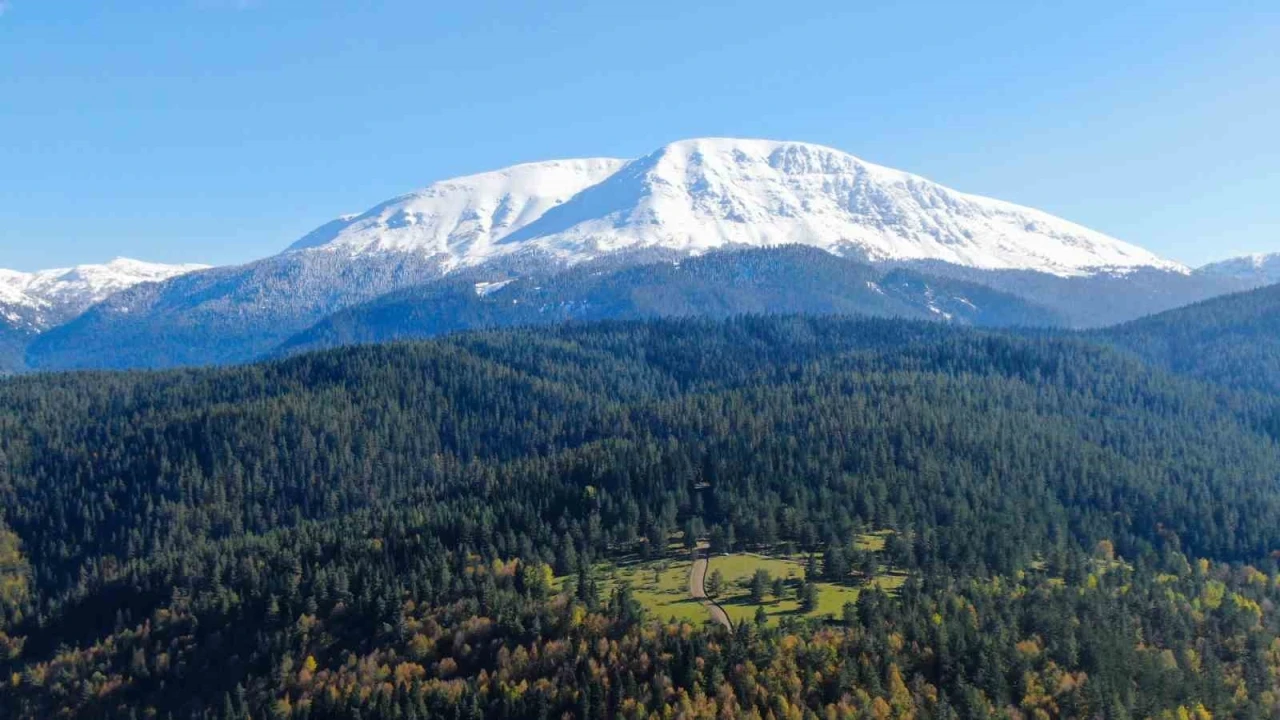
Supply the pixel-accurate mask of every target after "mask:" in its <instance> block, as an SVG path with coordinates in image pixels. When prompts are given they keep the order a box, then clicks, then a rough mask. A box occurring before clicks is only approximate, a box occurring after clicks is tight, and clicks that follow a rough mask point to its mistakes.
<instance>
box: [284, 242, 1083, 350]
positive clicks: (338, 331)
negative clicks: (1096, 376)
mask: <svg viewBox="0 0 1280 720" xmlns="http://www.w3.org/2000/svg"><path fill="white" fill-rule="evenodd" d="M746 313H771V314H789V313H807V314H828V315H830V314H862V315H871V316H876V317H899V318H911V319H917V320H920V319H924V320H938V321H946V322H953V323H956V324H961V325H978V326H984V327H1005V326H1037V327H1049V326H1065V325H1066V320H1065V319H1064V318H1063V317H1062V316H1061V315H1059V314H1057V313H1054V312H1051V311H1049V310H1047V309H1045V308H1042V307H1039V306H1037V305H1035V304H1033V303H1030V302H1027V301H1025V300H1023V299H1021V298H1019V297H1016V296H1014V295H1009V294H1006V293H1002V292H998V291H996V290H992V289H991V288H988V287H986V286H983V285H979V284H976V283H968V282H964V281H961V280H953V279H947V278H939V277H933V276H929V275H925V274H922V273H918V272H915V271H912V270H905V269H898V270H890V271H887V272H886V271H885V270H883V269H877V268H875V267H872V266H870V265H866V264H863V263H857V262H853V261H851V260H846V259H844V258H840V257H837V256H835V255H832V254H830V253H828V252H825V251H823V250H819V249H817V248H812V247H805V246H799V245H790V246H783V247H776V248H769V249H763V250H743V251H737V252H719V253H711V254H708V255H705V256H702V257H697V258H685V259H683V260H681V261H680V262H672V261H666V262H657V263H647V264H642V265H637V266H633V267H623V268H621V269H619V268H614V267H608V266H604V267H602V266H601V265H600V264H589V265H587V266H584V267H579V268H575V269H573V270H570V271H567V272H562V273H559V274H554V275H551V276H549V277H523V278H513V279H508V280H506V281H500V282H492V281H491V282H486V283H480V284H476V283H475V282H474V281H473V280H470V279H466V280H456V281H446V282H438V283H432V284H429V285H425V286H421V287H416V288H411V289H409V290H404V291H400V292H396V293H392V294H390V295H387V296H384V297H382V298H379V299H377V300H374V301H372V302H369V303H365V304H363V305H357V306H355V307H353V308H349V309H347V310H343V311H340V312H338V313H335V314H334V315H331V316H330V317H327V318H325V319H324V320H323V321H321V322H319V323H317V324H316V325H315V326H314V327H311V328H309V329H308V330H306V331H305V332H302V333H299V334H298V335H297V336H295V337H293V338H291V339H290V340H289V341H287V342H286V343H285V344H284V346H283V348H282V352H298V351H300V350H314V349H319V348H327V347H336V346H338V345H347V344H352V343H369V342H386V341H389V340H398V339H406V338H427V337H433V336H436V335H441V334H444V333H447V332H456V331H459V330H469V329H479V328H497V327H511V326H516V325H523V326H532V325H550V324H556V323H562V322H567V321H580V322H581V321H600V320H638V319H650V318H659V317H711V318H725V317H731V316H734V315H742V314H746Z"/></svg>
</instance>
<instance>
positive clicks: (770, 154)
mask: <svg viewBox="0 0 1280 720" xmlns="http://www.w3.org/2000/svg"><path fill="white" fill-rule="evenodd" d="M794 245H801V246H808V247H810V248H818V249H821V250H824V251H827V252H829V253H830V254H834V255H839V256H842V257H843V258H846V259H849V260H855V261H867V262H870V263H872V264H880V265H887V266H903V265H906V266H921V265H927V266H928V267H927V268H925V270H926V271H927V272H928V274H930V275H932V276H934V278H935V279H934V280H933V281H931V282H930V283H929V284H928V285H927V287H924V290H936V288H938V287H942V283H941V282H940V281H939V276H946V277H948V278H950V279H952V280H959V281H963V282H967V283H976V284H978V285H985V286H987V287H994V288H996V289H997V290H1001V291H1003V292H1004V293H1006V294H1010V295H1014V296H1017V297H1018V298H1021V299H1024V300H1029V301H1030V303H1031V304H1033V305H1035V306H1037V307H1039V308H1042V309H1043V310H1046V311H1048V312H1049V313H1051V314H1052V315H1053V316H1054V317H1060V318H1064V323H1065V324H1069V325H1073V326H1080V327H1087V326H1097V325H1101V324H1105V323H1110V322H1119V321H1123V320H1128V319H1132V318H1133V317H1136V316H1137V315H1139V314H1144V313H1148V312H1158V311H1161V310H1165V309H1168V308H1171V307H1175V306H1177V305H1180V304H1184V303H1185V302H1189V301H1191V300H1198V299H1202V298H1203V297H1208V296H1211V295H1212V294H1217V292H1218V290H1217V289H1216V288H1217V287H1218V285H1221V284H1222V282H1223V281H1222V280H1221V279H1218V278H1213V277H1210V276H1206V275H1199V274H1195V275H1193V274H1191V273H1190V271H1188V270H1187V269H1186V268H1185V267H1183V266H1182V265H1179V264H1177V263H1174V262H1170V261H1167V260H1164V259H1161V258H1160V257H1157V256H1156V255H1154V254H1152V253H1150V252H1147V251H1146V250H1143V249H1141V248H1138V247H1135V246H1133V245H1129V244H1127V243H1124V242H1121V241H1119V240H1116V239H1114V238H1111V237H1108V236H1106V235H1103V234H1101V233H1098V232H1095V231H1092V230H1089V229H1088V228H1084V227H1081V226H1080V225H1076V224H1074V223H1070V222H1067V221H1065V220H1062V219H1059V218H1056V217H1053V216H1051V215H1049V214H1047V213H1044V212H1041V211H1038V210H1033V209H1030V208H1026V207H1021V206H1018V205H1013V204H1010V203H1006V202H1001V201H998V200H991V199H988V198H983V197H978V196H975V195H968V194H964V193H961V192H957V191H954V190H950V189H948V188H945V187H943V186H941V185H938V184H936V183H934V182H931V181H929V180H926V179H924V178H921V177H918V176H915V175H911V174H909V173H905V172H901V171H898V170H891V169H888V168H884V167H880V166H878V165H873V164H871V163H868V162H864V161H862V160H859V159H858V158H856V157H853V156H851V155H848V154H846V153H843V152H840V151H838V150H833V149H831V148H827V147H822V146H819V145H811V144H806V143H795V142H775V141H768V140H732V139H718V138H712V139H699V140H686V141H681V142H676V143H673V144H670V145H667V146H665V147H663V148H661V149H659V150H657V151H655V152H652V153H650V154H648V155H646V156H644V157H642V158H639V159H636V160H618V159H610V158H598V159H585V160H559V161H549V162H540V163H530V164H525V165H516V166H512V167H509V168H506V169H503V170H496V171H493V172H487V173H481V174H478V175H470V176H467V177H461V178H456V179H452V180H445V181H441V182H438V183H435V184H434V185H431V186H428V187H426V188H425V189H422V190H420V191H417V192H413V193H410V194H407V195H404V196H401V197H398V198H395V199H393V200H390V201H388V202H385V203H382V204H380V205H378V206H376V207H374V208H372V209H370V210H368V211H367V212H364V213H361V214H357V215H348V216H344V217H341V218H339V219H337V220H334V221H332V222H329V223H327V224H325V225H323V226H321V227H320V228H317V229H316V230H314V231H313V232H311V233H310V234H308V235H307V236H305V237H303V238H302V239H300V240H298V241H297V242H295V243H293V244H292V245H291V246H289V247H288V248H287V250H286V251H284V252H282V253H280V254H278V255H274V256H271V257H268V258H264V259H262V260H258V261H256V262H253V263H249V264H247V265H243V266H238V267H220V268H213V269H210V270H205V271H199V272H190V273H186V274H184V275H182V276H180V277H174V278H170V279H169V280H166V281H164V282H160V283H145V284H141V285H138V286H135V287H132V288H129V289H126V290H123V291H121V292H118V293H116V294H114V295H112V296H110V297H109V298H107V299H106V300H104V301H103V302H101V303H98V304H97V305H94V306H93V307H92V308H90V309H89V310H88V311H87V312H85V313H84V314H83V315H80V316H78V317H76V318H75V319H74V320H73V321H71V322H67V323H65V324H63V325H61V326H59V327H56V328H52V329H51V330H49V331H47V332H44V333H42V334H40V335H39V336H38V337H36V338H34V339H33V340H32V342H31V343H30V344H29V345H28V346H27V347H26V349H25V355H24V361H25V362H26V363H27V364H28V366H29V367H31V368H35V369H67V368H91V367H166V366H173V365H190V364H210V363H229V362H243V361H246V360H251V359H253V358H257V357H262V356H264V355H267V354H270V353H272V352H273V351H274V350H275V349H277V348H278V347H279V346H280V345H281V343H284V342H286V341H287V340H288V339H289V338H291V337H293V336H295V335H297V334H299V333H301V332H303V331H305V330H307V329H308V328H310V327H312V326H313V325H315V324H316V323H317V322H319V321H321V320H323V319H324V318H326V317H328V316H329V315H331V314H333V313H335V312H338V311H341V310H344V309H346V308H350V307H352V306H355V305H358V304H362V303H367V302H370V301H373V300H376V299H377V298H380V297H382V296H384V295H387V294H388V293H392V292H396V291H399V290H404V289H407V288H413V287H419V286H425V285H429V284H432V283H439V282H449V283H454V282H456V283H462V284H463V285H467V284H468V283H470V284H471V285H469V287H485V288H491V287H496V286H495V285H492V283H499V282H504V281H506V280H509V279H512V278H540V279H547V278H551V277H553V276H555V275H556V274H557V273H560V272H563V271H564V270H565V269H566V268H568V267H574V268H585V269H586V270H587V271H588V272H613V271H615V270H619V269H625V268H628V267H636V266H639V265H643V264H652V263H655V262H667V263H671V262H673V261H674V262H679V261H681V260H682V259H684V258H686V257H689V256H701V255H705V254H708V253H710V252H712V251H718V250H742V249H750V248H768V249H769V250H768V251H767V252H765V253H764V255H763V256H762V257H765V258H768V257H776V255H775V253H774V250H777V249H778V248H782V247H786V246H794ZM762 262H763V260H762ZM810 264H811V265H813V266H815V267H817V266H818V265H820V263H810ZM886 269H887V268H885V267H880V268H875V271H876V272H883V271H885V270H886ZM917 269H920V268H919V267H917ZM802 274H803V273H800V272H793V273H792V274H791V275H790V276H789V277H792V278H794V279H795V282H797V283H800V282H804V280H803V278H802V277H801V275H802ZM654 277H665V276H663V275H661V274H660V273H659V274H656V275H654ZM680 279H681V281H682V282H686V281H687V282H694V281H696V280H697V277H696V276H694V275H681V276H680ZM477 284H478V285H477ZM864 284H865V283H864ZM535 285H536V283H535ZM1201 286H1204V287H1201ZM513 287H514V286H513ZM643 288H644V290H643V291H644V292H646V293H652V292H656V291H655V290H653V289H652V286H651V285H648V284H645V285H643ZM916 290H920V288H915V287H914V286H912V287H910V288H906V289H904V290H903V292H915V291H916ZM511 292H514V291H511ZM637 292H639V290H637ZM732 292H733V293H734V297H735V301H734V302H735V303H736V304H735V305H734V306H735V307H744V308H745V307H757V306H759V307H766V309H767V306H768V304H769V303H767V302H765V299H766V298H769V297H774V296H771V295H768V293H767V292H766V291H765V289H763V288H760V287H755V286H753V285H752V283H751V282H749V281H748V282H745V284H744V285H743V286H742V287H739V286H734V288H733V290H732ZM922 292H923V290H922ZM968 292H969V291H966V293H968ZM741 293H747V294H750V293H756V295H755V296H753V297H748V298H742V297H741V296H740V295H739V294H741ZM713 294H714V293H713ZM969 294H972V293H969ZM501 295H502V293H501V292H496V293H495V295H494V296H495V297H498V296H501ZM566 297H568V296H566ZM966 297H967V295H966ZM513 299H514V300H517V301H518V300H519V298H513ZM864 299H865V298H864ZM925 300H926V301H925V302H924V305H922V307H925V308H926V310H928V305H929V303H928V302H927V298H926V299H925ZM568 301H569V300H566V302H568ZM574 301H575V302H576V300H574ZM699 302H701V301H699ZM823 302H826V301H823ZM832 302H834V301H832ZM848 302H849V299H848V298H844V299H843V300H841V301H840V302H839V303H835V304H834V305H832V306H833V307H839V308H845V309H848V308H850V307H853V306H852V305H849V304H848ZM858 302H862V300H859V301H858ZM868 302H869V301H868ZM753 303H755V304H754V305H753ZM841 303H844V304H841ZM624 304H625V303H623V304H616V303H615V305H612V306H610V307H622V306H623V305H624ZM775 304H776V303H775ZM828 304H830V303H828ZM642 305H643V303H641V304H639V305H636V306H637V307H640V306H642ZM793 305H795V303H793ZM996 305H997V306H999V307H1004V306H1005V305H1006V303H1004V302H1003V301H998V302H997V303H996ZM711 306H712V304H708V305H707V307H711ZM796 306H797V307H799V306H798V305H796ZM664 307H665V306H664ZM689 307H703V305H700V304H698V303H690V305H689ZM486 312H487V310H486ZM606 314H607V313H606ZM931 314H935V313H932V312H931ZM936 314H937V315H939V316H940V317H941V316H944V315H946V314H951V315H957V316H958V315H963V314H965V311H963V309H962V308H959V307H957V308H956V312H955V313H952V312H951V311H949V310H946V309H944V308H941V307H939V311H938V313H936ZM516 315H519V313H514V314H513V313H503V314H502V316H503V317H504V318H508V317H515V316H516ZM943 319H945V318H943ZM440 324H441V323H436V324H433V325H432V327H435V326H436V325H440ZM445 324H447V323H445Z"/></svg>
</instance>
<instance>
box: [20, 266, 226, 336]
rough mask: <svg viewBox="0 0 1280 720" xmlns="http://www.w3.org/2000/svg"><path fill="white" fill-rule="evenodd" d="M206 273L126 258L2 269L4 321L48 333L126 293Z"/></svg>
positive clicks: (188, 268) (194, 269) (202, 267)
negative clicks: (35, 268) (26, 269)
mask: <svg viewBox="0 0 1280 720" xmlns="http://www.w3.org/2000/svg"><path fill="white" fill-rule="evenodd" d="M207 269H209V266H207V265H198V264H181V265H167V264H162V263H149V262H143V261H141V260H133V259H131V258H124V257H118V258H115V259H114V260H111V261H110V262H106V263H100V264H85V265H76V266H74V267H66V268H54V269H50V270H39V271H36V272H30V273H27V272H19V271H16V270H4V269H0V321H7V322H8V324H10V325H13V326H15V327H25V328H28V329H31V330H36V331H39V330H44V329H47V328H48V327H50V326H52V325H56V324H59V323H61V322H64V321H66V320H69V319H71V318H72V317H74V316H76V315H79V314H80V313H82V312H84V311H85V310H87V309H88V308H89V307H91V306H93V305H94V304H96V303H99V302H101V301H103V300H105V299H106V298H108V297H110V296H111V295H113V294H115V293H117V292H120V291H122V290H127V289H129V288H131V287H134V286H136V285H139V284H142V283H151V282H162V281H164V280H168V279H170V278H173V277H177V276H179V275H184V274H187V273H190V272H195V271H197V270H207Z"/></svg>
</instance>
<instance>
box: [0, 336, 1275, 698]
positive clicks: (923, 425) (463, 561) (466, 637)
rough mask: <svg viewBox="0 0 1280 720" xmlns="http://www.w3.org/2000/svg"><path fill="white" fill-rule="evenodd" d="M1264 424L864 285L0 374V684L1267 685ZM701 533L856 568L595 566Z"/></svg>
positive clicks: (1214, 401) (117, 688) (294, 688)
mask: <svg viewBox="0 0 1280 720" xmlns="http://www.w3.org/2000/svg"><path fill="white" fill-rule="evenodd" d="M1278 433H1280V407H1278V406H1277V404H1276V402H1275V401H1273V400H1272V399H1270V398H1269V397H1267V396H1263V395H1235V394H1231V393H1228V392H1224V391H1222V390H1221V389H1219V388H1215V387H1211V386H1208V385H1202V384H1198V383H1197V382H1195V381H1192V380H1187V379H1183V378H1179V377H1175V376H1172V375H1166V374H1164V373H1162V372H1158V371H1152V370H1150V369H1149V368H1147V367H1146V366H1144V365H1142V364H1141V363H1139V362H1137V361H1136V360H1132V359H1129V358H1127V357H1126V356H1125V355H1123V354H1121V353H1118V352H1115V351H1112V350H1108V349H1103V348H1099V347H1095V346H1091V345H1088V344H1085V343H1083V342H1079V341H1076V340H1072V339H1054V338H1018V337H1011V336H1005V335H1001V334H996V333H990V332H984V331H975V330H966V329H962V328H956V327H951V326H946V325H942V324H937V323H914V322H903V321H887V320H873V319H839V318H830V319H813V318H795V317H774V318H754V317H749V318H737V319H731V320H727V321H722V322H713V321H707V320H698V321H695V320H661V321H650V322H635V323H605V324H595V325H571V326H563V327H556V328H545V329H540V330H508V331H490V332H481V333H466V334H460V335H455V336H451V337H448V338H443V339H438V340H434V341H430V342H424V343H415V344H393V345H383V346H368V347H357V348H345V349H339V350H333V351H326V352H321V353H313V354H308V355H302V356H299V357H296V358H292V359H288V360H282V361H277V362H272V363H265V364H259V365H252V366H244V367H236V368H223V369H209V370H188V371H171V372H165V373H120V374H111V373H82V374H65V375H45V376H28V377H19V378H13V379H9V380H6V381H3V382H0V513H3V514H2V515H0V517H2V518H3V522H4V524H5V526H6V527H7V530H0V590H3V593H2V594H0V606H2V607H3V612H2V614H0V632H3V635H0V642H2V643H3V650H4V652H3V653H0V658H3V659H2V660H0V662H2V663H3V668H0V669H2V670H3V671H4V677H6V678H8V682H7V684H6V685H5V686H4V688H3V690H0V715H4V716H6V717H17V718H27V717H32V718H36V717H56V716H59V715H62V716H67V717H121V718H131V717H139V718H141V717H151V716H154V717H174V718H218V719H222V718H236V719H241V718H249V717H252V718H255V719H256V718H263V717H281V718H364V719H366V720H367V719H369V718H415V717H416V718H426V717H467V718H482V717H483V718H504V717H509V718H525V717H549V718H553V717H562V716H564V715H566V714H567V715H568V716H570V717H578V718H586V717H593V718H594V717H604V716H620V717H633V718H642V717H651V716H652V717H664V716H670V717H675V716H682V717H736V716H747V717H761V718H765V717H774V718H784V717H795V718H802V717H815V716H816V717H948V718H949V717H996V716H1005V717H1095V716H1099V717H1163V716H1166V715H1167V716H1168V717H1181V716H1182V715H1179V714H1178V713H1183V714H1189V713H1199V712H1203V713H1213V714H1216V715H1218V716H1220V717H1229V716H1235V717H1249V716H1255V717H1265V716H1269V715H1271V714H1273V713H1275V712H1276V711H1277V709H1278V708H1280V686H1278V685H1277V682H1278V681H1277V677H1280V639H1278V638H1280V617H1278V616H1277V613H1276V609H1275V608H1276V606H1277V603H1280V574H1278V573H1277V570H1278V568H1277V566H1276V559H1275V557H1276V556H1275V554H1274V553H1275V552H1276V551H1277V550H1280V492H1278V486H1277V475H1280V447H1277V444H1276V435H1277V434H1278ZM869 533H875V534H876V536H877V537H881V538H885V540H884V542H883V548H881V549H878V550H875V551H874V552H875V553H877V554H876V555H874V556H869V555H868V553H869V552H871V551H870V550H869V549H868V548H867V546H866V545H865V544H864V543H863V542H862V540H861V539H862V538H865V537H866V536H867V535H868V534H869ZM702 539H706V540H707V541H709V542H710V544H711V549H712V551H713V552H715V553H742V552H750V553H752V554H753V556H779V557H781V556H786V557H796V558H800V559H801V560H799V562H802V563H807V567H806V568H805V570H804V577H803V579H802V583H803V586H801V587H794V588H793V587H788V586H786V585H785V583H784V584H782V585H777V584H775V585H774V586H773V589H771V590H769V591H768V592H769V594H771V595H773V596H775V597H776V598H777V599H781V598H782V596H783V595H784V594H785V595H788V596H792V595H795V594H796V593H798V595H795V596H796V597H799V598H800V600H799V602H800V603H801V604H802V607H809V608H812V607H814V606H815V605H814V603H816V602H820V600H821V599H820V598H814V597H813V596H812V594H813V593H815V589H814V587H815V586H814V583H815V581H816V580H817V579H818V578H819V577H821V578H822V579H823V580H824V581H825V582H827V583H828V586H829V587H832V588H845V587H847V588H849V592H850V595H851V596H852V597H856V600H855V601H851V602H850V603H848V604H847V605H844V606H843V607H841V608H840V609H839V611H837V612H832V613H831V614H830V616H829V617H823V616H820V615H819V616H814V614H813V613H809V614H805V615H800V614H796V615H793V616H783V617H782V619H781V620H780V621H774V620H770V619H769V618H768V617H767V616H766V615H767V614H766V613H764V612H763V608H762V609H761V612H760V613H758V616H759V621H758V622H751V621H746V622H742V621H739V622H737V623H736V624H735V625H734V627H733V629H732V630H727V629H724V628H721V627H718V626H713V625H707V626H704V625H703V624H702V623H701V622H693V621H689V620H685V621H678V622H668V621H667V618H666V617H665V616H663V615H661V614H660V613H658V612H655V611H653V610H652V609H651V608H650V607H649V606H646V605H645V604H644V603H643V602H641V600H639V599H637V598H638V597H639V595H638V594H637V593H635V591H634V589H633V588H631V587H630V586H628V585H627V584H625V583H618V582H613V581H608V579H607V578H605V577H603V576H602V575H601V573H602V572H603V571H602V570H601V568H602V567H604V566H605V565H607V564H609V563H629V562H634V563H638V562H650V561H658V562H666V561H667V560H676V559H680V558H686V557H688V553H687V550H688V548H691V547H694V546H696V545H697V544H698V542H699V541H700V540H702ZM806 558H807V560H806ZM712 562H713V566H714V563H715V561H714V560H713V561H712ZM877 565H881V566H883V567H884V568H892V569H894V572H896V573H899V574H900V575H901V576H903V577H904V578H905V579H903V580H902V582H901V583H899V584H897V585H896V586H894V587H892V588H891V589H889V590H888V591H885V590H883V589H881V586H880V585H877V584H874V583H872V582H870V580H871V579H872V577H873V576H874V575H877V574H880V573H881V570H880V569H878V568H877ZM646 567H647V566H646ZM606 588H607V590H606ZM751 592H752V595H757V593H759V594H761V595H763V593H764V591H763V590H762V589H761V588H753V589H752V591H751ZM823 592H832V591H830V590H825V591H823ZM775 602H776V600H775Z"/></svg>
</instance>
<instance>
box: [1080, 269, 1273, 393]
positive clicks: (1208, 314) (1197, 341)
mask: <svg viewBox="0 0 1280 720" xmlns="http://www.w3.org/2000/svg"><path fill="white" fill-rule="evenodd" d="M1101 337H1102V338H1103V339H1104V341H1106V342H1110V343H1114V344H1115V345H1117V346H1119V347H1123V348H1125V349H1128V350H1131V351H1133V352H1134V353H1136V354H1138V355H1139V356H1140V357H1142V358H1143V359H1145V360H1147V361H1148V362H1151V363H1153V364H1155V365H1158V366H1160V367H1164V368H1167V369H1169V370H1172V371H1174V372H1177V373H1183V374H1186V375H1191V376H1194V377H1198V378H1202V379H1205V380H1209V381H1211V382H1216V383H1222V384H1225V385H1228V386H1231V387H1235V388H1242V389H1250V390H1259V391H1263V392H1268V393H1278V392H1280V285H1272V286H1269V287H1264V288H1260V289H1258V290H1252V291H1249V292H1243V293H1237V294H1235V295H1227V296H1224V297H1220V298H1214V299H1212V300H1206V301H1204V302H1201V303H1196V304H1194V305H1189V306H1187V307H1184V308H1178V309H1177V310H1170V311H1169V312H1165V313H1161V314H1159V315H1153V316H1151V317H1146V318H1142V319H1141V320H1135V321H1133V322H1131V323H1126V324H1124V325H1121V326H1119V327H1115V328H1111V329H1109V330H1107V331H1105V332H1104V333H1102V335H1101Z"/></svg>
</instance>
